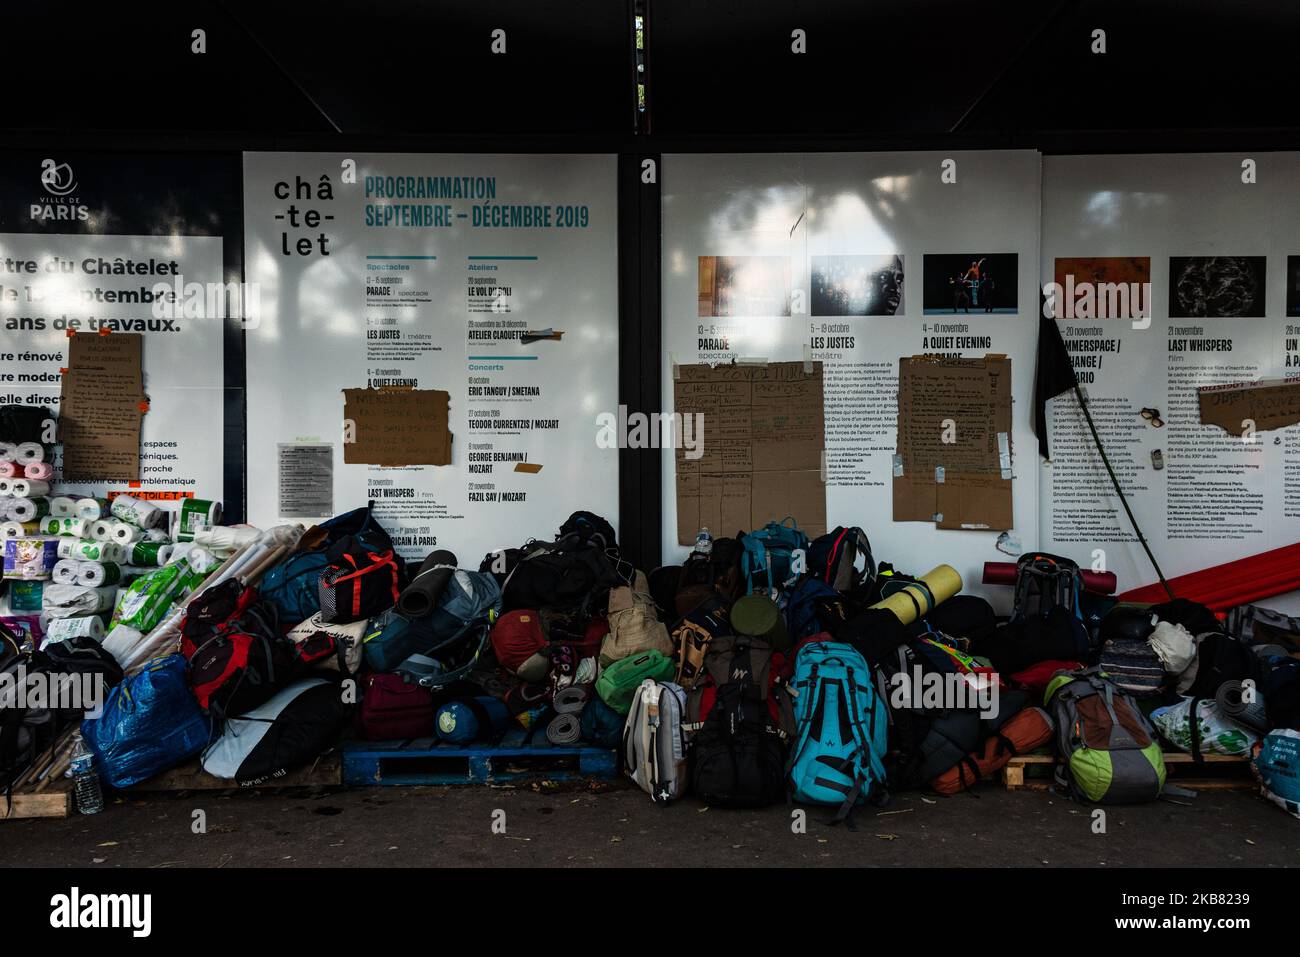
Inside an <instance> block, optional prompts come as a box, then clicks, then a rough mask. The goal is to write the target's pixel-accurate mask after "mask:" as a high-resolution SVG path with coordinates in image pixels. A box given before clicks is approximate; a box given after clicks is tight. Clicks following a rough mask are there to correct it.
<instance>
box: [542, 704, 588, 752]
mask: <svg viewBox="0 0 1300 957" xmlns="http://www.w3.org/2000/svg"><path fill="white" fill-rule="evenodd" d="M546 740H547V741H549V742H551V744H554V745H556V746H558V747H567V746H569V745H573V744H577V743H578V742H579V741H581V740H582V719H581V717H580V712H575V711H566V712H564V713H563V714H557V715H556V716H555V717H554V718H552V719H551V723H550V724H548V725H547V726H546Z"/></svg>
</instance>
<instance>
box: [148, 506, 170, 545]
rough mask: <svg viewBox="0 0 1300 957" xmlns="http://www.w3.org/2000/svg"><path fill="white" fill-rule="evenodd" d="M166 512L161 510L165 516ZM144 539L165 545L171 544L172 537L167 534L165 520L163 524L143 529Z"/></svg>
mask: <svg viewBox="0 0 1300 957" xmlns="http://www.w3.org/2000/svg"><path fill="white" fill-rule="evenodd" d="M160 511H161V509H160ZM166 514H167V513H166V512H163V515H164V516H166ZM144 540H145V541H146V542H161V543H163V544H166V545H169V544H171V540H172V537H171V536H170V535H169V534H167V522H166V521H165V520H164V521H163V524H162V525H161V526H159V527H158V528H147V529H145V532H144Z"/></svg>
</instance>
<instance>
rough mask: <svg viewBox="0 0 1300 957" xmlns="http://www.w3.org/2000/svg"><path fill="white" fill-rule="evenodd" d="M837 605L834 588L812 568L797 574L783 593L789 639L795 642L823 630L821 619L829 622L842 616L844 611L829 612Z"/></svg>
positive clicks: (837, 593) (838, 604) (839, 604)
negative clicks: (816, 575)
mask: <svg viewBox="0 0 1300 957" xmlns="http://www.w3.org/2000/svg"><path fill="white" fill-rule="evenodd" d="M837 607H842V605H841V596H840V593H839V592H838V591H837V590H836V589H834V588H832V587H831V586H830V585H828V584H826V583H825V582H824V581H822V580H821V579H820V578H815V577H813V575H812V573H811V572H809V573H808V574H806V575H800V576H799V579H798V580H797V581H796V582H795V584H794V585H792V586H791V587H790V590H789V592H788V593H787V595H786V597H785V626H786V631H788V632H789V633H790V640H791V641H793V642H797V641H799V639H801V638H811V637H812V636H813V635H815V634H817V633H818V632H821V631H825V630H826V629H825V628H824V627H823V623H824V622H825V623H831V622H832V621H834V620H835V619H838V618H841V617H842V615H843V613H832V612H830V609H834V608H837Z"/></svg>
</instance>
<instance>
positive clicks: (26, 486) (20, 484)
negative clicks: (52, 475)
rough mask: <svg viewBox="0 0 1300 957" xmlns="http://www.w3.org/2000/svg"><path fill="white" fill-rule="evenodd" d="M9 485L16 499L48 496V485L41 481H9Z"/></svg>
mask: <svg viewBox="0 0 1300 957" xmlns="http://www.w3.org/2000/svg"><path fill="white" fill-rule="evenodd" d="M10 485H11V487H12V488H13V494H14V495H15V496H16V497H18V498H41V497H43V496H46V495H49V494H50V483H49V482H46V481H45V480H43V479H29V478H20V479H11V480H10Z"/></svg>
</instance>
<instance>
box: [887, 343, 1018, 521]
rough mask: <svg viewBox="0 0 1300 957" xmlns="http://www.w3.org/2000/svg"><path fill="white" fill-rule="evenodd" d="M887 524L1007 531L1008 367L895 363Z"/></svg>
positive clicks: (931, 360) (991, 360) (1003, 363)
mask: <svg viewBox="0 0 1300 957" xmlns="http://www.w3.org/2000/svg"><path fill="white" fill-rule="evenodd" d="M894 521H896V522H934V523H935V524H936V525H937V526H938V527H939V528H950V529H963V530H972V531H975V530H978V531H1002V530H1005V529H1008V528H1010V527H1011V526H1012V524H1013V517H1012V510H1011V360H1010V359H1008V358H1006V357H1005V356H985V357H984V358H983V359H948V358H940V357H934V356H913V357H911V358H903V359H900V360H899V364H898V443H897V453H896V454H895V456H894Z"/></svg>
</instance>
